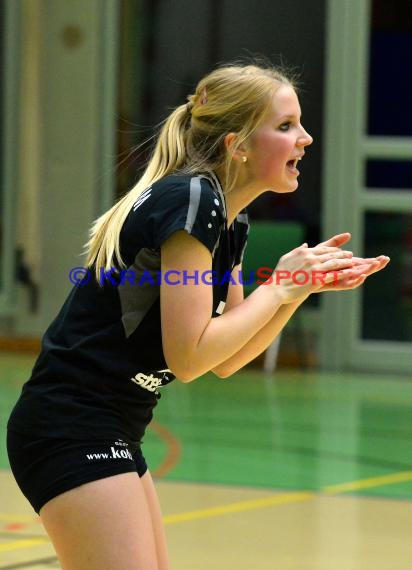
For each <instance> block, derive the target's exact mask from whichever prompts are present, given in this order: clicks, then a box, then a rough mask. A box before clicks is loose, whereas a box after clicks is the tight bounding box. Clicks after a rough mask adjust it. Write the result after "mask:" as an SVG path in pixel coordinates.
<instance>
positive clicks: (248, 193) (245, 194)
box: [216, 171, 266, 227]
mask: <svg viewBox="0 0 412 570" xmlns="http://www.w3.org/2000/svg"><path fill="white" fill-rule="evenodd" d="M216 174H217V176H218V178H219V181H220V183H221V187H222V190H223V194H224V196H225V202H226V211H227V225H228V227H229V226H231V225H232V223H233V221H234V220H235V218H236V216H237V215H238V214H239V212H241V211H242V210H243V209H244V208H246V207H247V206H249V204H251V203H252V202H253V200H255V199H256V198H257V197H258V196H260V195H261V194H263V192H265V191H266V189H262V188H257V187H256V186H255V185H254V184H253V183H252V181H251V180H248V179H247V177H246V176H244V177H242V176H238V178H237V180H236V183H235V185H234V187H233V188H232V189H231V190H230V191H229V192H227V191H226V188H225V187H224V185H223V181H224V180H225V174H224V172H221V171H219V172H217V173H216Z"/></svg>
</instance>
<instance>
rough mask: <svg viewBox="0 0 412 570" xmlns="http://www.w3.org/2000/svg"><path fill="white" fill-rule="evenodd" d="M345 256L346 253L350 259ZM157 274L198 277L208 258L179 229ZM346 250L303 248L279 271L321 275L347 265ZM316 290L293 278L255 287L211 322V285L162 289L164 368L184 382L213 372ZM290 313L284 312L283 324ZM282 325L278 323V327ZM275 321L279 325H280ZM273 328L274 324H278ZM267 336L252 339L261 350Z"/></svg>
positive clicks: (282, 263) (204, 250) (288, 257)
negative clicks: (264, 328) (280, 283)
mask: <svg viewBox="0 0 412 570" xmlns="http://www.w3.org/2000/svg"><path fill="white" fill-rule="evenodd" d="M349 254H350V255H349ZM161 257H162V272H163V274H165V272H167V271H169V270H175V271H178V272H179V274H180V275H182V274H183V272H184V271H186V272H187V274H188V275H193V274H194V273H195V272H196V271H197V272H198V274H199V275H201V274H202V273H203V272H204V271H208V270H210V269H211V266H212V259H211V254H210V252H209V251H208V250H207V248H206V247H205V246H203V245H202V244H201V243H200V242H199V241H198V240H196V239H195V238H194V237H192V236H190V235H188V234H186V232H183V231H180V232H176V233H175V234H173V235H172V236H171V237H170V238H169V239H168V240H167V241H166V242H165V243H164V244H163V246H162V251H161ZM348 257H351V253H350V252H343V251H342V250H340V249H339V248H336V247H327V246H322V247H320V246H318V247H317V248H312V249H309V248H308V247H307V246H306V245H305V246H301V247H300V248H296V249H295V250H292V252H290V253H288V254H286V255H285V256H283V257H282V258H281V260H280V262H279V264H278V266H277V267H278V268H282V269H284V270H288V271H290V272H291V273H292V272H293V271H298V270H306V271H323V272H325V273H327V272H329V271H332V270H337V269H341V268H344V267H348V264H350V259H348ZM318 287H319V285H318V286H313V285H311V283H309V284H308V285H305V286H298V285H296V284H294V283H293V282H292V280H289V281H288V280H286V281H285V282H284V283H282V285H275V283H274V282H273V283H270V284H268V285H262V286H261V287H258V289H256V290H255V291H254V292H253V293H252V294H251V295H249V297H248V298H247V299H245V300H243V301H242V302H241V303H239V304H238V305H236V306H233V307H232V308H231V309H230V310H228V311H226V312H224V313H223V315H220V316H218V317H216V318H211V314H212V301H213V291H212V287H211V286H210V285H206V284H204V283H202V282H201V280H199V282H198V283H195V282H194V281H193V280H188V282H187V283H181V284H178V285H168V284H166V283H162V285H161V314H162V339H163V349H164V354H165V358H166V361H167V364H168V367H169V368H170V369H171V370H172V371H173V372H174V373H175V374H176V376H177V377H178V378H179V379H180V380H182V381H184V382H189V381H191V380H194V379H195V378H197V377H198V376H201V375H202V374H204V373H205V372H207V371H209V370H211V369H214V368H216V367H217V366H218V365H219V364H222V363H224V362H225V361H227V360H228V359H230V358H232V357H233V356H234V355H235V354H236V353H238V352H239V351H240V350H241V349H242V348H243V347H244V346H245V345H246V344H247V343H249V341H250V340H251V339H252V338H253V337H255V335H257V333H258V332H259V331H261V329H262V328H263V327H265V325H267V324H268V323H269V322H270V321H271V320H272V318H273V317H274V316H275V314H276V313H277V312H278V311H279V309H280V307H281V306H282V305H283V304H289V303H291V304H293V303H294V302H296V301H298V300H300V299H302V298H306V297H307V295H309V294H310V293H311V292H313V291H314V290H316V289H317V288H318ZM290 311H292V312H293V309H292V308H288V309H286V308H285V309H283V311H282V314H283V317H282V319H284V320H285V321H286V320H287V318H288V315H289V314H291V313H290ZM282 322H283V320H282V321H279V323H280V326H282V325H281V323H282ZM279 323H278V324H279ZM278 324H277V325H276V326H278ZM274 326H275V325H272V326H271V329H270V331H271V332H270V333H269V332H268V333H264V332H263V333H261V336H260V337H259V338H258V339H257V340H256V341H254V343H255V342H256V348H252V349H251V350H253V351H254V352H256V351H257V350H259V349H260V346H263V345H264V343H265V342H268V337H269V334H272V338H273V334H274V335H275V336H276V334H275V333H273V330H274V329H273V327H274Z"/></svg>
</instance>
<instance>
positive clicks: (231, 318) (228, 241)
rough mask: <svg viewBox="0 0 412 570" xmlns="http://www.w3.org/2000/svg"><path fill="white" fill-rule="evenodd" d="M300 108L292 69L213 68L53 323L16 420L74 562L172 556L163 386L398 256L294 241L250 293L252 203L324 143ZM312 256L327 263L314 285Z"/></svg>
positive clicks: (100, 234)
mask: <svg viewBox="0 0 412 570" xmlns="http://www.w3.org/2000/svg"><path fill="white" fill-rule="evenodd" d="M300 118H301V111H300V107H299V102H298V98H297V95H296V91H295V89H294V86H293V84H292V83H291V81H290V80H288V79H287V78H286V77H285V76H284V75H283V74H282V73H280V72H279V71H277V70H275V69H266V68H261V67H258V66H252V65H246V66H241V65H237V66H225V67H222V68H219V69H217V70H215V71H213V72H212V73H210V74H209V75H208V76H206V77H205V78H204V79H202V81H200V83H199V85H198V86H197V88H196V92H195V93H194V95H190V96H189V97H188V103H187V104H183V105H181V106H179V107H177V109H175V110H174V111H173V112H172V113H171V115H170V116H169V118H168V119H167V120H166V122H165V123H164V125H163V127H162V130H161V132H160V134H159V137H158V140H157V144H156V147H155V149H154V153H153V155H152V158H151V160H150V161H149V163H148V166H147V169H146V171H145V172H144V174H143V176H142V178H141V179H140V181H139V182H138V183H137V185H136V186H135V187H134V188H133V189H132V190H131V191H130V192H129V193H128V194H126V195H125V196H124V197H123V198H122V199H121V200H120V201H119V202H118V203H117V204H116V205H115V206H113V208H112V209H111V210H109V211H108V212H107V213H106V214H104V215H103V216H102V217H101V218H99V219H98V220H97V221H96V223H95V224H94V226H93V229H92V231H91V238H90V241H89V243H88V261H87V264H88V266H89V267H90V269H91V277H92V278H91V279H90V280H89V281H88V282H86V281H87V280H85V281H84V282H83V283H81V286H78V287H74V288H73V290H72V291H71V293H70V294H69V296H68V298H67V300H66V302H65V303H64V305H63V307H62V309H61V311H60V313H59V314H58V316H57V317H56V319H55V320H54V322H53V323H52V324H51V326H50V327H49V329H48V330H47V331H46V333H45V335H44V339H43V345H42V351H41V354H40V356H39V358H38V360H37V362H36V364H35V367H34V369H33V373H32V376H31V378H30V380H29V381H28V382H27V383H26V384H25V386H24V388H23V391H22V395H21V397H20V399H19V401H18V403H17V404H16V407H15V408H14V410H13V412H12V415H11V418H10V420H9V425H8V428H9V432H8V433H9V435H8V450H9V457H10V463H11V467H12V470H13V473H14V475H15V477H16V480H17V482H18V484H19V486H20V487H21V489H22V491H23V493H24V494H25V495H26V497H27V498H28V500H29V501H30V502H31V504H32V506H33V508H34V509H35V510H36V512H38V513H40V517H41V519H42V521H43V524H44V527H45V529H46V531H47V532H48V534H49V535H50V538H51V540H52V541H53V544H54V546H55V549H56V551H57V554H58V557H59V559H60V561H61V564H62V567H63V569H64V570H102V569H104V570H137V569H140V570H155V569H156V570H165V569H167V568H168V567H169V564H168V556H167V549H166V543H165V537H164V531H163V527H162V521H161V513H160V508H159V504H158V500H157V497H156V492H155V490H154V487H153V482H152V479H151V476H150V473H149V471H148V470H147V466H146V463H145V460H144V458H143V455H142V453H141V449H140V442H141V439H142V437H143V435H144V432H145V429H146V427H147V425H148V424H149V422H150V420H151V418H152V411H153V408H154V407H155V405H156V403H157V401H158V399H159V398H160V394H159V391H160V390H161V389H163V388H162V386H164V385H165V384H167V383H168V382H170V381H171V380H173V379H174V378H175V377H177V378H178V379H179V380H181V381H182V382H191V381H192V380H194V379H196V378H198V377H199V376H201V375H202V374H204V373H205V372H207V371H213V372H214V373H215V374H217V375H218V376H220V377H226V376H229V375H231V374H233V373H234V372H236V370H238V369H239V368H241V367H242V366H243V365H244V364H246V363H247V362H249V361H251V360H252V359H253V358H255V357H256V356H257V355H258V354H259V353H261V352H262V351H263V350H265V349H266V348H267V346H268V345H269V344H270V343H271V342H272V340H273V338H274V337H276V336H277V335H278V334H279V332H280V331H281V330H282V328H283V327H284V325H285V324H286V322H287V321H288V320H289V319H290V317H291V315H292V314H293V313H294V311H295V310H296V309H297V308H298V307H299V305H300V304H301V303H303V301H304V300H305V299H306V298H307V297H308V296H309V295H310V294H311V293H314V292H322V291H336V290H344V289H353V288H354V287H357V286H359V285H361V284H362V283H363V282H364V280H365V279H366V277H367V276H368V275H370V274H372V273H374V272H375V271H378V270H380V269H382V268H383V267H385V265H386V264H387V263H388V260H389V259H388V258H387V257H385V256H379V257H377V258H373V259H362V258H357V257H354V256H353V254H352V252H350V251H346V250H344V249H342V246H344V245H345V244H346V242H348V240H349V239H350V235H349V234H348V233H345V234H339V235H336V236H333V237H331V238H330V239H329V240H327V241H326V242H323V243H321V244H319V245H317V246H316V247H308V245H307V244H303V245H301V246H300V247H298V248H296V249H294V250H293V251H291V252H289V253H287V254H286V255H284V256H283V257H282V258H281V259H280V261H279V262H278V264H277V266H276V269H275V274H274V275H275V279H273V280H268V282H267V283H265V284H264V285H261V286H259V287H258V288H257V289H256V290H255V291H254V292H253V293H252V294H251V295H250V296H249V297H248V298H246V299H243V291H242V286H241V284H240V283H239V270H240V268H241V262H242V255H243V251H244V248H245V245H246V236H247V231H248V223H247V216H246V213H245V207H246V206H247V205H248V204H250V203H251V202H252V201H253V200H254V199H255V198H256V197H257V196H259V195H260V194H262V193H263V192H265V191H268V190H270V191H273V192H293V191H295V190H296V189H297V187H298V175H299V171H298V169H297V164H298V161H300V159H302V158H303V156H304V154H305V149H306V147H307V146H309V145H310V144H311V143H312V137H311V136H310V135H309V134H308V133H307V132H306V131H305V129H304V128H303V126H302V125H301V122H300ZM271 261H272V262H274V261H275V260H268V263H270V262H271ZM296 271H305V272H307V273H308V274H310V275H312V274H314V273H315V272H316V275H317V276H318V277H319V276H320V277H321V279H308V280H307V283H306V284H305V285H298V284H297V283H296V282H295V281H296V280H295V281H294V280H293V278H292V276H293V274H294V272H296ZM337 271H339V273H336V272H337ZM280 272H283V273H280ZM228 274H229V278H228ZM288 274H289V275H290V276H291V277H289V278H283V279H279V278H277V277H278V276H280V275H283V276H284V275H288ZM230 275H233V278H231V277H230ZM337 276H338V277H337ZM211 277H213V279H210V278H211ZM211 281H213V285H211V284H210V283H211Z"/></svg>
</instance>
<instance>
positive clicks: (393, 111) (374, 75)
mask: <svg viewBox="0 0 412 570" xmlns="http://www.w3.org/2000/svg"><path fill="white" fill-rule="evenodd" d="M371 13H372V21H371V35H370V64H369V65H370V67H369V116H368V133H369V134H370V135H381V136H382V135H390V136H412V114H411V113H410V112H408V111H407V109H409V107H410V97H411V87H412V80H411V73H410V69H411V63H410V62H411V60H412V2H411V0H392V1H391V2H388V0H373V1H372V11H371Z"/></svg>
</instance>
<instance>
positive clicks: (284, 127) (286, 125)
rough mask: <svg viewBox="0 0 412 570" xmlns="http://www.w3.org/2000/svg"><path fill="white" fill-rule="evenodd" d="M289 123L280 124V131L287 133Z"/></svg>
mask: <svg viewBox="0 0 412 570" xmlns="http://www.w3.org/2000/svg"><path fill="white" fill-rule="evenodd" d="M290 125H291V122H290V121H287V122H286V123H282V124H281V125H280V127H279V130H280V131H288V130H289V129H290Z"/></svg>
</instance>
